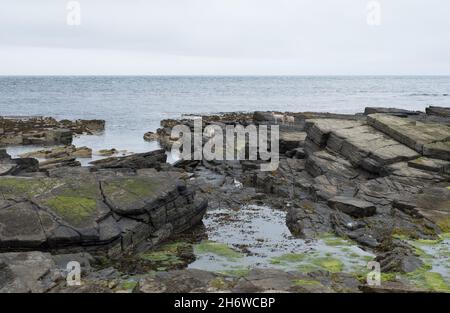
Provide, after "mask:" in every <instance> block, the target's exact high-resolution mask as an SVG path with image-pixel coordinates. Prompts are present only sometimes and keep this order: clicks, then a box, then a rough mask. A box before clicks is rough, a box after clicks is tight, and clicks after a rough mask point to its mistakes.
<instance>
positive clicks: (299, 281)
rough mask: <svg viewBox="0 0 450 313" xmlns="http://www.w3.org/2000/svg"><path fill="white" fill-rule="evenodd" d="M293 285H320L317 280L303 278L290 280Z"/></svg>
mask: <svg viewBox="0 0 450 313" xmlns="http://www.w3.org/2000/svg"><path fill="white" fill-rule="evenodd" d="M292 283H293V284H294V285H295V286H308V285H309V286H311V285H313V286H320V285H322V284H321V283H320V282H319V281H316V280H305V279H295V280H293V281H292Z"/></svg>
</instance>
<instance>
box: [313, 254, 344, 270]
mask: <svg viewBox="0 0 450 313" xmlns="http://www.w3.org/2000/svg"><path fill="white" fill-rule="evenodd" d="M313 264H314V265H317V266H319V267H320V268H322V269H324V270H327V271H329V272H331V273H339V272H342V269H343V267H344V264H343V263H342V261H341V260H339V259H336V258H332V257H328V258H327V257H323V258H318V259H315V260H313Z"/></svg>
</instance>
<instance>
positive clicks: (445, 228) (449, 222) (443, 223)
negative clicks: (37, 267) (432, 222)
mask: <svg viewBox="0 0 450 313" xmlns="http://www.w3.org/2000/svg"><path fill="white" fill-rule="evenodd" d="M436 224H437V226H439V228H440V229H441V231H442V232H444V233H449V232H450V217H448V218H443V219H440V220H439V221H437V223H436Z"/></svg>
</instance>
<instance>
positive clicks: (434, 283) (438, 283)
mask: <svg viewBox="0 0 450 313" xmlns="http://www.w3.org/2000/svg"><path fill="white" fill-rule="evenodd" d="M423 275H424V279H425V283H426V284H427V286H428V287H429V288H430V289H431V290H433V291H437V292H446V293H450V286H449V285H448V284H447V283H446V282H445V281H444V279H443V278H442V275H441V274H439V273H434V272H426V273H424V274H423Z"/></svg>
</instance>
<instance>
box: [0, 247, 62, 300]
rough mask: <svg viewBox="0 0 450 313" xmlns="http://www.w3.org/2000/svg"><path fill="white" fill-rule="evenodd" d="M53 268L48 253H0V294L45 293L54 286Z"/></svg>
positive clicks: (52, 262) (53, 264) (53, 265)
mask: <svg viewBox="0 0 450 313" xmlns="http://www.w3.org/2000/svg"><path fill="white" fill-rule="evenodd" d="M55 268H56V266H55V263H54V261H53V259H52V256H51V255H50V253H42V252H37V251H33V252H18V253H0V293H30V292H33V293H41V292H46V291H48V290H49V289H50V288H51V287H53V286H55V285H56V283H55V282H54V281H53V280H52V277H51V276H52V275H51V272H52V271H53V270H55ZM53 277H56V276H55V275H53Z"/></svg>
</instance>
